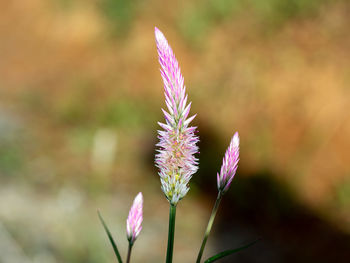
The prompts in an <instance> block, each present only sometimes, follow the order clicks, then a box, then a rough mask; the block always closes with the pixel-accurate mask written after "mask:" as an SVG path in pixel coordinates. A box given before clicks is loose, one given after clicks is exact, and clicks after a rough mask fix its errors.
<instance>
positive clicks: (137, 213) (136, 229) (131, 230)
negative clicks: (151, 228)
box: [126, 192, 143, 244]
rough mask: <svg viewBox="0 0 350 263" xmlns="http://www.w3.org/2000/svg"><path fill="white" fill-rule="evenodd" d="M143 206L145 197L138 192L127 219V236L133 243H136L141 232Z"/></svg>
mask: <svg viewBox="0 0 350 263" xmlns="http://www.w3.org/2000/svg"><path fill="white" fill-rule="evenodd" d="M142 207H143V197H142V193H141V192H140V193H138V195H137V196H136V197H135V199H134V202H133V204H132V206H131V208H130V211H129V216H128V219H127V220H126V236H127V238H128V240H129V242H130V243H131V244H134V242H135V240H136V238H137V237H138V235H139V234H140V232H141V229H142V226H141V223H142V220H143V216H142Z"/></svg>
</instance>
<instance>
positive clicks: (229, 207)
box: [192, 125, 350, 263]
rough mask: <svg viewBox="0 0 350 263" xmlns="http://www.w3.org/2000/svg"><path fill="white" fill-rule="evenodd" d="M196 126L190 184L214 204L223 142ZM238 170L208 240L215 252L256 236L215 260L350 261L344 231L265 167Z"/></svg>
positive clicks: (213, 133) (347, 242)
mask: <svg viewBox="0 0 350 263" xmlns="http://www.w3.org/2000/svg"><path fill="white" fill-rule="evenodd" d="M200 128H201V129H200V131H201V132H200V137H201V143H200V149H201V154H200V170H199V172H198V174H196V176H195V177H194V178H193V181H192V183H195V184H197V185H198V186H199V187H198V188H199V189H200V190H201V193H202V194H203V195H205V197H206V198H205V199H206V200H208V195H210V196H211V198H212V200H213V202H214V200H215V197H216V194H217V191H216V188H215V187H213V175H216V172H217V170H218V169H219V168H220V165H221V160H222V157H223V154H224V152H225V146H224V145H223V143H222V142H221V141H220V139H219V136H218V135H217V134H216V133H215V132H214V129H212V130H211V129H210V128H209V127H208V126H203V125H201V127H200ZM244 170H245V168H244V167H242V166H240V167H239V169H238V174H237V177H236V178H235V179H234V180H233V183H232V185H231V188H230V190H229V192H228V193H227V194H226V195H225V196H224V199H223V202H222V204H221V207H220V210H219V212H218V216H217V218H216V221H215V224H214V228H213V232H212V236H211V237H210V238H209V240H210V242H214V243H215V247H216V251H217V252H220V251H223V250H225V249H231V248H236V247H239V246H240V245H243V244H245V243H248V242H250V241H253V240H254V239H255V238H257V237H261V238H262V240H261V241H259V242H258V244H256V245H254V246H253V247H251V248H248V249H247V250H245V251H242V252H240V253H238V254H236V255H232V256H229V257H228V258H227V259H225V260H221V261H220V262H240V263H242V262H270V263H271V262H293V263H295V262H344V263H345V262H350V235H348V234H346V233H343V232H342V231H341V230H339V229H337V228H336V227H335V226H333V225H332V224H331V223H330V222H327V221H326V219H324V218H322V217H321V216H320V215H318V214H317V213H316V212H314V211H312V210H311V209H310V208H308V207H306V206H305V205H304V204H302V203H300V201H298V200H297V199H296V197H295V195H293V193H292V192H291V191H290V190H289V189H288V187H287V186H286V185H285V184H282V183H280V182H278V181H277V180H276V178H277V177H276V176H274V175H273V174H271V173H270V172H269V171H261V172H259V173H256V174H246V173H245V172H244ZM215 179H216V177H215ZM215 179H214V180H215ZM215 183H216V181H215ZM209 213H210V211H208V217H209ZM203 231H204V230H203Z"/></svg>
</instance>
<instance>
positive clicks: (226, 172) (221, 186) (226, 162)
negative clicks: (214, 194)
mask: <svg viewBox="0 0 350 263" xmlns="http://www.w3.org/2000/svg"><path fill="white" fill-rule="evenodd" d="M238 161H239V136H238V132H236V133H235V134H234V135H233V137H232V139H231V143H230V146H229V147H228V148H227V150H226V153H225V156H224V159H223V161H222V166H221V171H220V174H219V173H218V174H217V183H218V190H219V192H221V193H222V194H224V193H225V192H226V191H227V190H228V188H229V187H230V185H231V182H232V179H233V177H234V176H235V174H236V171H237V167H238Z"/></svg>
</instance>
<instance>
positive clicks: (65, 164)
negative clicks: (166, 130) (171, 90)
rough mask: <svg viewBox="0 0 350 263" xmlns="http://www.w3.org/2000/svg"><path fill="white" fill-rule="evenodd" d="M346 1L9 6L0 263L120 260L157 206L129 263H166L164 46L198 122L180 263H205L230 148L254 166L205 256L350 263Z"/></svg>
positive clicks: (179, 237)
mask: <svg viewBox="0 0 350 263" xmlns="http://www.w3.org/2000/svg"><path fill="white" fill-rule="evenodd" d="M349 12H350V3H349V1H347V0H289V1H287V0H286V1H281V0H264V1H260V0H246V1H244V0H202V1H198V0H194V1H188V0H187V1H185V0H181V1H166V2H164V1H160V0H150V1H141V0H133V1H123V0H22V1H1V2H0V262H2V263H17V262H20V263H29V262H30V263H61V262H62V263H66V262H72V263H83V262H84V263H95V262H96V263H97V262H99V263H103V262H116V261H115V258H114V255H113V251H112V248H111V246H110V244H109V243H108V240H107V238H106V235H105V233H104V231H103V228H102V226H101V225H100V222H99V221H98V218H97V214H96V211H97V209H100V211H101V212H102V214H103V216H104V218H105V220H106V222H107V224H108V225H109V227H110V228H111V230H112V232H113V234H114V236H115V238H116V240H117V243H118V245H119V247H120V250H121V252H122V254H123V255H124V256H125V254H126V248H127V242H126V237H125V236H126V233H125V220H126V217H127V214H128V210H129V208H130V206H131V203H132V200H133V198H134V197H135V196H136V194H137V193H138V192H139V191H142V192H143V194H144V198H145V203H144V224H143V230H142V232H141V235H140V237H139V239H138V240H137V242H136V243H135V246H134V251H133V255H132V260H133V262H164V259H165V250H166V240H167V227H168V203H167V201H166V199H165V198H164V196H163V194H162V192H161V190H160V183H159V178H158V175H157V170H156V169H155V167H154V153H155V146H154V145H155V143H156V141H157V139H156V130H157V129H159V127H158V126H157V124H156V123H157V121H161V120H163V116H162V113H161V110H160V108H161V107H165V103H164V97H163V86H162V81H161V77H160V74H159V65H158V62H157V53H156V47H155V41H154V26H157V27H159V28H160V30H162V31H163V32H164V34H165V35H166V37H167V38H168V41H169V42H170V44H171V46H172V47H173V49H174V52H175V53H176V55H177V58H178V60H179V63H180V65H181V68H182V73H183V75H184V77H185V84H186V86H187V89H188V92H189V97H190V100H191V101H192V102H193V104H192V105H193V106H192V113H197V114H198V116H197V118H196V119H195V120H194V125H196V126H198V127H199V136H200V139H201V142H200V145H199V146H200V154H199V159H200V169H199V171H198V173H197V174H196V175H195V176H194V177H193V179H192V181H191V185H190V186H191V190H190V192H189V193H188V195H187V196H186V198H185V199H184V200H182V201H181V202H180V204H179V205H178V209H177V222H176V237H175V255H174V261H175V262H184V263H186V262H194V260H195V258H196V255H197V252H198V249H199V246H200V242H201V239H202V235H203V232H204V229H205V227H206V223H207V220H208V217H209V214H210V211H211V207H212V205H213V203H214V200H215V197H216V172H217V171H218V170H219V168H220V165H221V160H222V157H223V154H224V151H225V149H226V147H227V146H228V144H229V141H230V138H231V136H232V135H233V133H234V132H235V131H239V133H240V136H241V161H240V164H239V168H238V173H237V175H236V177H235V179H234V181H233V183H232V187H231V189H230V191H229V192H228V193H227V195H226V196H225V198H224V201H223V203H222V206H221V208H220V210H219V213H218V216H217V218H216V222H215V224H214V228H213V231H212V235H211V236H210V238H209V241H208V245H207V248H206V251H205V255H204V257H205V258H207V257H209V256H211V255H213V254H214V253H215V252H219V251H222V250H224V249H228V248H234V247H237V246H239V245H242V244H244V243H245V242H249V241H251V240H254V239H255V238H257V237H262V240H261V241H260V242H259V243H258V244H256V245H255V246H254V247H252V248H249V249H247V250H245V251H243V252H241V253H239V254H237V255H235V256H231V257H229V258H227V259H226V260H222V261H221V262H270V263H272V262H349V260H350V165H349V164H350V114H349V107H350V90H349V87H350V53H349V50H350V17H349Z"/></svg>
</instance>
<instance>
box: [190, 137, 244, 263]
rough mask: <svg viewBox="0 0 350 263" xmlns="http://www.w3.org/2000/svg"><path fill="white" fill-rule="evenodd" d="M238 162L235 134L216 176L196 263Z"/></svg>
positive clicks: (237, 138)
mask: <svg viewBox="0 0 350 263" xmlns="http://www.w3.org/2000/svg"><path fill="white" fill-rule="evenodd" d="M238 161H239V136H238V133H237V132H236V133H235V134H234V135H233V137H232V139H231V142H230V145H229V147H228V148H227V150H226V152H225V156H224V158H223V160H222V165H221V170H220V173H218V174H217V187H218V196H217V198H216V201H215V204H214V207H213V210H212V212H211V215H210V218H209V222H208V225H207V229H206V230H205V233H204V237H203V241H202V245H201V248H200V249H199V253H198V256H197V261H196V263H200V261H201V258H202V255H203V251H204V248H205V245H206V243H207V239H208V237H209V234H210V231H211V228H212V226H213V223H214V219H215V216H216V213H217V211H218V209H219V205H220V202H221V199H222V196H223V195H224V194H225V193H226V192H227V190H228V189H229V187H230V185H231V182H232V180H233V177H234V176H235V174H236V171H237V168H238Z"/></svg>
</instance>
